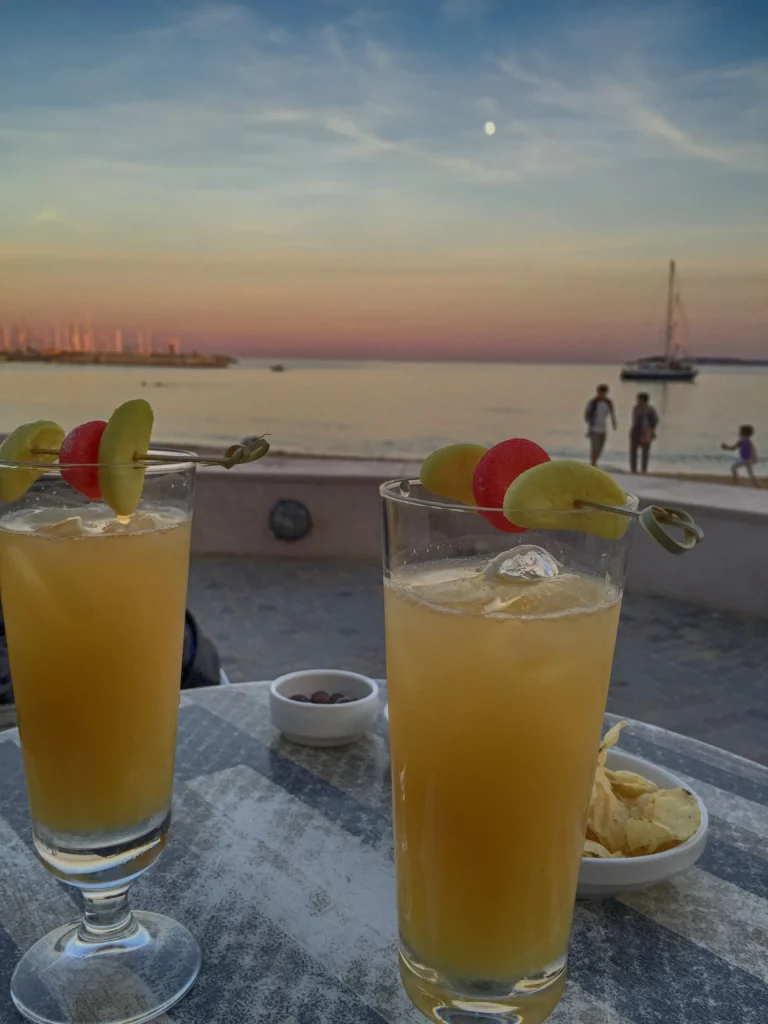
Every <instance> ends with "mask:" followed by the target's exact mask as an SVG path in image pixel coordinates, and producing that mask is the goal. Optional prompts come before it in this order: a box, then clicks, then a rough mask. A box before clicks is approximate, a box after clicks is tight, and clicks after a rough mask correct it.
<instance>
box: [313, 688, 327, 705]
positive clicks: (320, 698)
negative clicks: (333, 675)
mask: <svg viewBox="0 0 768 1024" xmlns="http://www.w3.org/2000/svg"><path fill="white" fill-rule="evenodd" d="M310 700H311V701H312V703H313V704H330V703H331V698H330V697H329V696H328V694H327V693H326V692H325V690H315V692H314V693H313V694H312V696H311V697H310Z"/></svg>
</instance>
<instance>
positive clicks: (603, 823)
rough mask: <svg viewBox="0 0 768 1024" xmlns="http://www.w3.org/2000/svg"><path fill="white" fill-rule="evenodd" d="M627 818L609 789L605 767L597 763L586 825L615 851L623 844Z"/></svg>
mask: <svg viewBox="0 0 768 1024" xmlns="http://www.w3.org/2000/svg"><path fill="white" fill-rule="evenodd" d="M628 818H629V812H628V811H627V808H626V807H625V806H624V804H623V803H622V802H621V801H620V800H619V799H618V797H617V796H616V795H615V793H614V792H613V790H612V789H611V784H610V782H609V781H608V777H607V776H606V774H605V769H604V768H601V767H600V766H599V765H598V768H597V771H596V772H595V782H594V785H593V787H592V801H591V803H590V805H589V814H588V816H587V827H588V828H589V829H590V831H591V832H592V833H593V834H594V835H595V836H597V839H598V841H599V842H600V843H602V845H603V846H605V847H607V848H608V849H609V850H610V851H611V853H616V852H618V851H619V850H621V849H622V847H623V846H624V827H625V825H626V822H627V820H628Z"/></svg>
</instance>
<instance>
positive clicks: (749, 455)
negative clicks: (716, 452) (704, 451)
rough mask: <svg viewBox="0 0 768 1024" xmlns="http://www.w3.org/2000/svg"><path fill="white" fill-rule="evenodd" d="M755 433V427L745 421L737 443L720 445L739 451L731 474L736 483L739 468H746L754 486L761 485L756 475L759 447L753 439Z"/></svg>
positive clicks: (729, 449) (730, 450) (724, 449)
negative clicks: (756, 446)
mask: <svg viewBox="0 0 768 1024" xmlns="http://www.w3.org/2000/svg"><path fill="white" fill-rule="evenodd" d="M754 434H755V428H754V427H753V426H751V425H750V424H749V423H745V424H744V426H743V427H739V436H738V438H737V440H736V444H721V445H720V447H721V448H722V449H723V451H725V452H738V453H739V454H738V456H737V457H736V461H735V462H734V463H733V464H732V465H731V476H732V477H733V482H734V483H735V484H737V483H738V482H739V470H740V469H746V471H747V476H748V477H749V479H750V480H751V481H752V486H753V487H759V486H760V484H759V482H758V479H757V477H756V476H755V466H756V465H757V448H755V442H754V441H753V440H752V438H753V437H754Z"/></svg>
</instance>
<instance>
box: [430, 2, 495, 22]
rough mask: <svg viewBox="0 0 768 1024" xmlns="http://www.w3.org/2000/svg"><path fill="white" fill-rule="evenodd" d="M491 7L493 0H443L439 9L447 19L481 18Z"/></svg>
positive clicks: (467, 19)
mask: <svg viewBox="0 0 768 1024" xmlns="http://www.w3.org/2000/svg"><path fill="white" fill-rule="evenodd" d="M492 7H493V0H443V2H442V3H441V4H440V10H441V12H442V13H443V15H444V16H445V17H446V18H447V19H448V20H449V21H471V20H473V19H474V18H482V17H483V16H484V15H486V14H488V12H489V11H490V10H491V9H492Z"/></svg>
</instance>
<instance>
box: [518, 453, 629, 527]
mask: <svg viewBox="0 0 768 1024" xmlns="http://www.w3.org/2000/svg"><path fill="white" fill-rule="evenodd" d="M580 502H589V503H596V504H598V505H613V506H616V505H618V506H619V507H621V506H623V505H626V504H627V495H626V494H625V492H624V491H623V490H622V488H621V487H619V485H618V484H617V483H616V481H615V480H614V479H613V477H611V476H609V475H608V473H604V472H603V470H602V469H597V468H596V467H595V466H590V465H588V464H587V463H586V462H576V461H575V460H574V459H556V460H555V461H553V462H544V463H542V464H541V465H538V466H533V467H532V468H531V469H528V470H526V471H525V472H524V473H521V474H520V475H519V476H518V477H517V478H516V479H515V480H514V481H513V482H512V483H511V484H510V485H509V487H508V489H507V492H506V494H505V495H504V515H505V516H506V518H507V519H508V520H509V522H510V523H511V524H512V525H514V526H515V527H517V528H518V529H520V528H521V529H528V530H531V529H536V530H580V531H581V532H582V533H592V534H594V535H595V536H596V537H602V538H603V539H604V540H619V538H620V537H623V536H624V534H625V533H626V532H627V527H628V525H629V519H628V518H626V517H625V516H622V515H617V514H616V513H615V512H607V511H603V510H601V509H595V508H589V507H582V506H580ZM577 509H581V510H580V511H579V512H578V514H575V513H576V510H577Z"/></svg>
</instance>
